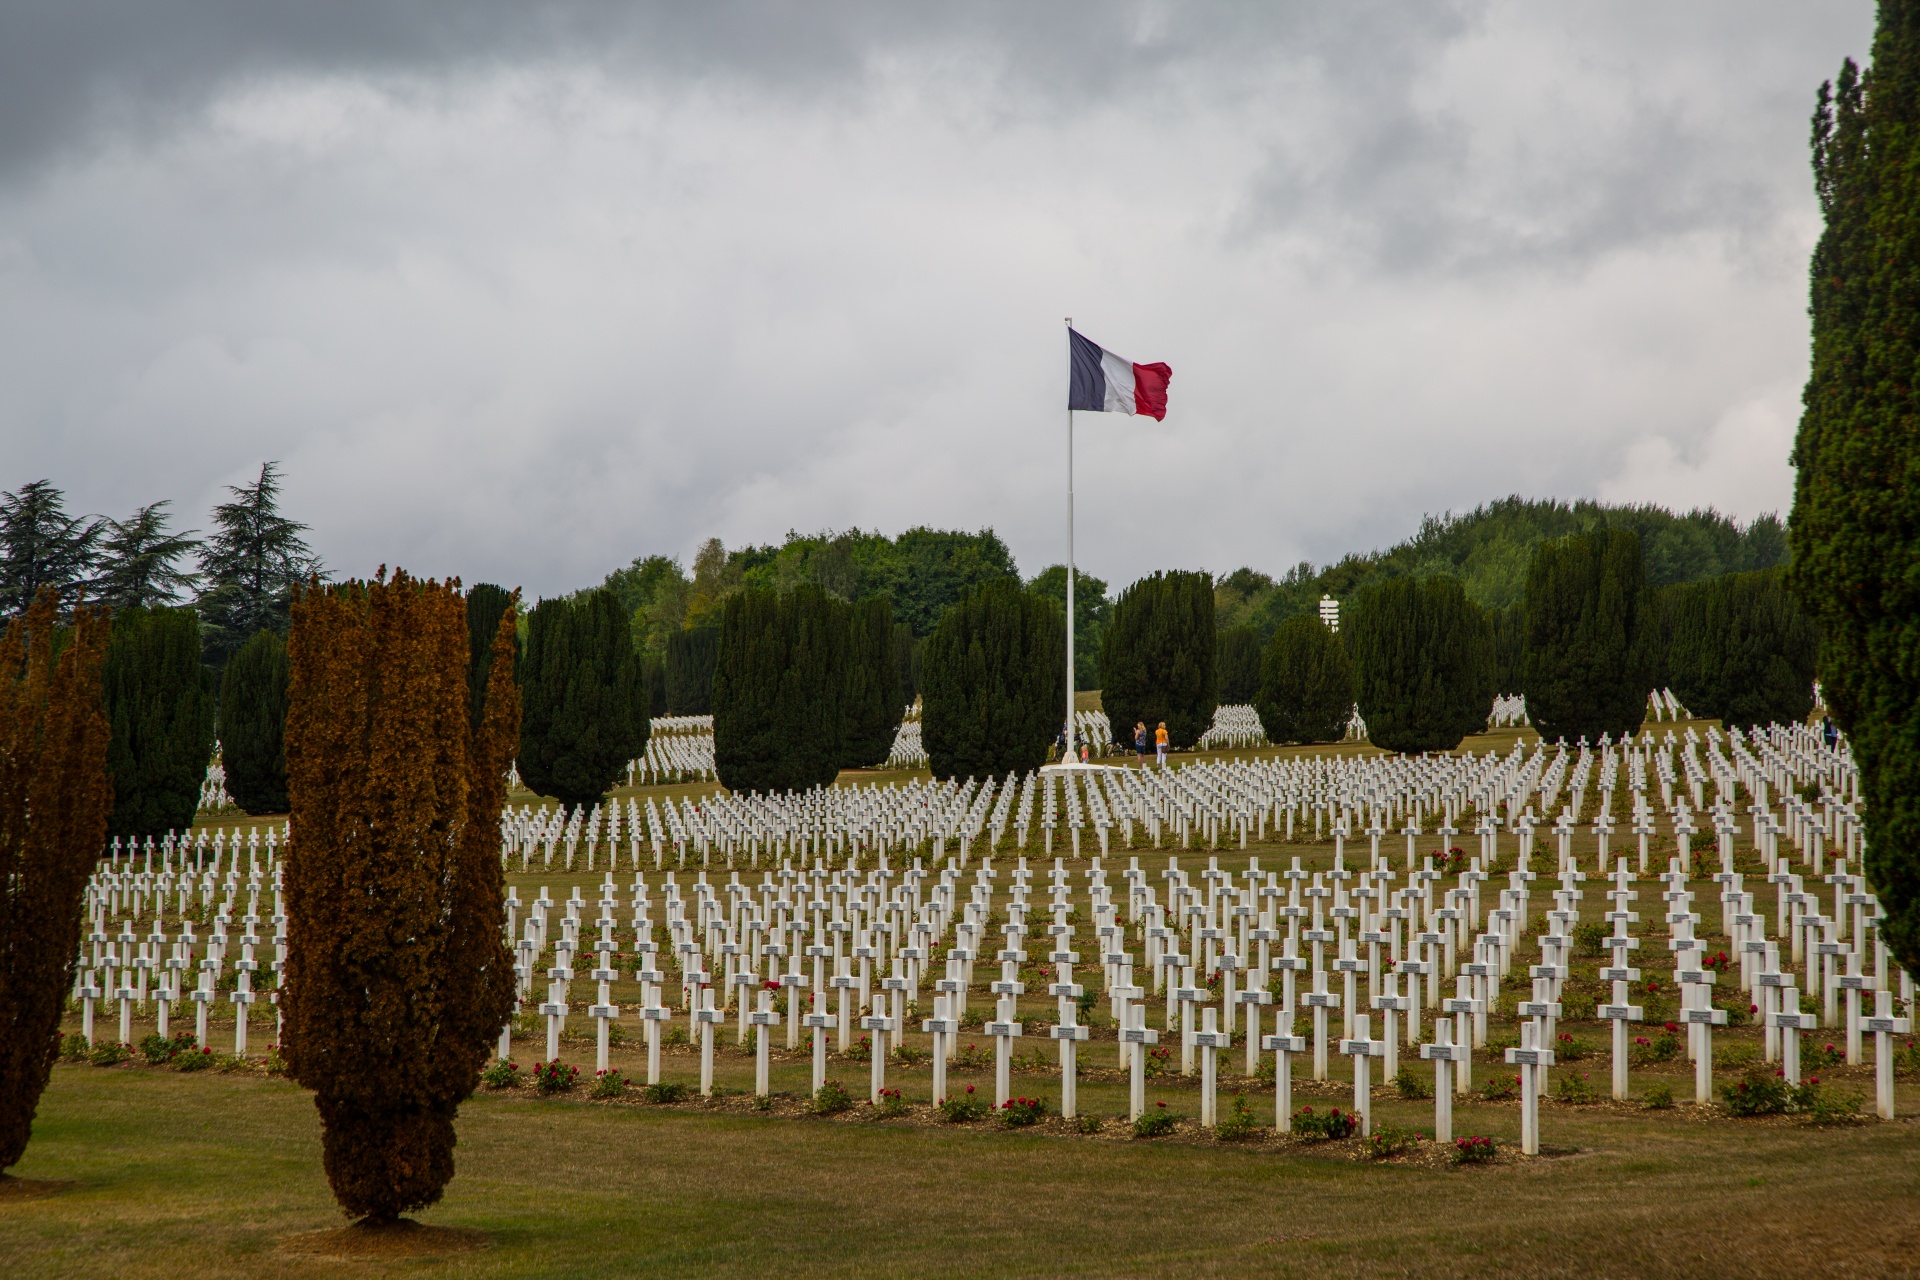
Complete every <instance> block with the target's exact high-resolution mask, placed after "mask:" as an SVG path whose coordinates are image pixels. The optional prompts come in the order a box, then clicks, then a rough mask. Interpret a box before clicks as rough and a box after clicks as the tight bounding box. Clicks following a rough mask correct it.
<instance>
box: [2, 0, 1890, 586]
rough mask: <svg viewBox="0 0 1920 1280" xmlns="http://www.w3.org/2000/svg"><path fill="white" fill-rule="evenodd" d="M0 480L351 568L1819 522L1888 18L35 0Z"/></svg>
mask: <svg viewBox="0 0 1920 1280" xmlns="http://www.w3.org/2000/svg"><path fill="white" fill-rule="evenodd" d="M0 13H4V15H5V16H4V18H3V19H0V488H8V489H11V488H14V487H16V486H18V485H19V484H21V483H23V482H25V481H28V480H34V479H39V478H42V477H45V478H48V479H51V480H52V481H53V482H54V483H56V484H58V485H60V486H62V487H64V488H65V489H66V490H67V491H68V493H69V495H70V499H71V501H72V503H73V504H74V505H75V506H77V507H78V508H80V509H83V510H86V511H95V512H102V513H106V514H111V515H117V516H118V515H125V514H126V513H127V512H129V511H130V510H131V509H132V508H133V507H135V506H136V505H138V504H141V503H145V502H151V501H154V500H156V499H159V498H171V499H173V500H174V501H175V504H176V507H177V508H178V509H179V510H180V511H181V513H182V514H183V515H184V516H185V517H186V518H187V522H188V523H193V524H202V525H203V524H204V522H205V520H206V515H205V513H206V510H207V508H208V507H209V505H210V504H211V503H212V502H213V501H215V500H216V499H217V498H218V497H219V496H221V494H222V492H223V490H222V488H221V486H223V485H225V484H229V483H235V482H239V481H243V480H246V479H249V478H251V476H252V474H253V473H254V472H255V471H256V470H257V469H258V466H259V464H260V461H261V460H262V459H265V458H274V459H278V460H280V461H281V462H282V463H283V464H284V466H285V485H286V497H285V506H286V510H287V512H288V514H290V515H292V516H294V517H296V518H298V519H301V520H304V521H306V522H307V523H308V524H310V525H311V526H312V529H313V532H312V538H311V541H312V543H313V545H314V547H315V549H316V550H317V551H318V552H320V553H321V555H322V556H324V558H325V559H326V561H327V563H328V564H329V566H331V567H332V568H333V569H335V570H336V571H337V572H341V573H347V574H366V573H370V572H371V571H372V570H373V569H374V568H375V567H376V566H377V565H379V564H380V563H383V562H384V563H386V564H388V565H394V564H399V565H404V566H405V567H406V568H408V569H409V570H411V571H414V572H416V573H420V574H427V575H444V574H459V575H462V576H463V577H465V578H466V579H467V581H469V582H472V581H477V580H482V579H487V580H494V581H498V582H502V583H505V584H509V585H515V584H518V585H523V586H525V587H526V588H527V589H528V590H529V591H530V592H532V593H535V594H539V593H553V592H557V591H561V590H565V589H568V588H571V587H574V586H578V585H582V584H586V583H590V582H595V581H597V580H598V579H599V578H600V577H601V576H603V575H604V574H605V573H606V572H607V571H608V570H609V569H612V568H614V567H616V566H618V565H620V564H623V563H625V562H627V561H628V560H630V559H632V558H633V557H634V556H636V555H641V554H647V553H652V552H664V553H667V554H670V555H678V556H681V557H682V558H683V559H690V558H691V552H692V550H693V548H694V547H695V546H697V545H698V543H699V542H700V541H701V540H702V539H704V538H706V537H708V536H711V535H718V536H719V537H721V538H723V539H724V540H725V541H726V542H727V543H728V544H729V545H735V544H738V543H741V542H745V541H767V540H771V541H778V540H779V539H780V538H781V537H782V536H783V535H784V534H785V533H786V531H787V530H788V529H790V528H791V529H799V530H801V531H803V532H806V531H815V530H819V529H826V528H834V529H839V528H845V527H847V526H849V525H858V526H860V527H862V528H867V529H879V530H881V531H884V532H887V533H894V532H898V531H899V530H901V529H903V528H906V527H908V526H910V525H914V524H932V525H935V526H939V527H960V528H968V529H974V528H980V527H983V526H989V525H990V526H992V527H993V528H995V529H997V530H998V531H999V532H1000V534H1001V535H1002V536H1003V537H1004V538H1006V540H1007V542H1008V543H1009V545H1011V547H1012V548H1013V551H1014V554H1015V556H1016V558H1017V559H1018V561H1019V564H1020V567H1021V569H1022V571H1023V572H1026V573H1028V574H1031V573H1033V572H1036V571H1038V570H1039V569H1040V568H1042V567H1044V566H1045V565H1046V564H1048V563H1052V562H1056V561H1059V560H1061V559H1063V558H1064V553H1065V541H1066V520H1065V493H1064V490H1065V474H1066V467H1065V461H1066V459H1065V453H1066V450H1065V435H1066V413H1065V407H1064V406H1065V393H1066V378H1067V353H1066V340H1065V336H1064V334H1063V332H1062V323H1061V322H1062V319H1063V317H1066V316H1069V315H1070V316H1072V317H1073V318H1074V322H1075V326H1076V327H1077V328H1078V329H1080V330H1081V332H1083V333H1085V334H1086V335H1087V336H1088V337H1090V338H1092V339H1093V340H1094V341H1095V342H1098V343H1100V344H1102V345H1103V346H1105V347H1107V348H1108V349H1110V350H1112V351H1115V352H1118V353H1119V354H1121V355H1123V356H1125V357H1127V358H1129V359H1133V360H1138V361H1143V362H1144V361H1155V360H1164V361H1166V362H1168V363H1169V364H1171V365H1172V366H1173V371H1174V372H1173V383H1172V387H1171V410H1170V412H1169V413H1168V415H1167V420H1166V421H1165V422H1164V423H1155V422H1154V421H1153V420H1151V419H1148V418H1122V417H1119V416H1117V415H1097V414H1082V415H1080V417H1079V428H1078V431H1077V452H1076V458H1077V464H1078V467H1077V475H1078V488H1079V499H1080V501H1079V520H1078V530H1079V551H1080V554H1079V561H1080V563H1081V565H1082V566H1083V567H1084V568H1086V569H1088V570H1090V571H1092V572H1094V573H1097V574H1100V575H1101V576H1104V577H1106V578H1107V579H1109V580H1110V581H1112V582H1114V583H1115V584H1116V585H1118V584H1123V583H1125V582H1127V581H1130V580H1132V579H1133V578H1135V577H1137V576H1139V575H1140V574H1142V573H1145V572H1149V571H1151V570H1153V569H1157V568H1176V567H1177V568H1201V567H1204V568H1210V569H1213V570H1215V571H1219V572H1224V571H1226V570H1229V569H1232V568H1234V567H1236V566H1238V565H1241V564H1251V565H1254V566H1255V567H1259V568H1263V569H1266V570H1268V571H1270V572H1274V573H1278V572H1280V571H1281V570H1283V569H1285V568H1286V567H1287V566H1288V565H1290V564H1292V563H1293V562H1295V561H1297V560H1300V559H1303V558H1305V559H1311V560H1313V561H1315V562H1316V563H1324V562H1326V561H1327V560H1330V559H1333V558H1336V557H1337V556H1339V555H1340V554H1342V553H1343V552H1346V551H1349V550H1364V549H1367V548H1371V547H1377V546H1384V545H1387V544H1389V543H1392V542H1394V541H1397V540H1399V539H1400V538H1402V537H1405V536H1407V535H1408V534H1409V533H1411V532H1412V531H1413V530H1414V529H1415V528H1416V527H1417V525H1418V522H1419V518H1420V516H1421V515H1422V513H1425V512H1440V511H1445V510H1449V509H1452V510H1465V509H1469V508H1471V507H1473V506H1475V505H1477V504H1479V503H1481V502H1484V501H1487V500H1490V499H1494V498H1498V497H1501V496H1503V495H1506V494H1509V493H1520V494H1524V495H1527V496H1533V497H1561V498H1574V497H1600V498H1605V499H1608V500H1615V501H1627V500H1631V501H1652V502H1660V503H1665V504H1668V505H1671V506H1674V507H1678V508H1686V507H1691V506H1696V505H1712V506H1715V507H1718V508H1719V509H1720V510H1722V511H1727V512H1730V513H1734V514H1737V515H1739V516H1740V517H1742V518H1750V517H1752V516H1754V515H1757V514H1759V513H1761V512H1765V511H1779V512H1781V513H1782V514H1783V515H1784V514H1785V512H1786V509H1787V507H1788V505H1789V502H1790V497H1791V484H1792V480H1791V469H1790V468H1789V467H1788V465H1787V454H1788V450H1789V448H1790V447H1791V443H1792V434H1793V427H1794V423H1795V420H1796V417H1797V414H1798V401H1799V392H1800V386H1801V383H1802V381H1803V379H1804V377H1805V373H1806V363H1807V321H1806V314H1805V313H1806V282H1805V271H1806V259H1807V255H1808V252H1809V250H1810V248H1811V246H1812V244H1813V241H1814V239H1815V237H1816V235H1817V234H1818V229H1819V222H1818V211H1817V208H1816V206H1815V204H1814V201H1813V197H1812V192H1811V184H1810V179H1809V175H1808V168H1807V132H1808V126H1807V120H1808V116H1809V113H1810V111H1811V108H1812V105H1813V99H1814V92H1815V89H1816V88H1817V86H1818V85H1819V83H1820V81H1821V80H1822V79H1825V78H1829V77H1831V76H1832V75H1833V74H1834V73H1835V72H1836V70H1837V69H1838V67H1839V64H1840V60H1841V59H1842V58H1843V57H1845V56H1848V55H1852V56H1854V57H1855V58H1857V59H1861V60H1864V59H1865V57H1866V54H1867V53H1868V46H1869V42H1870V38H1871V34H1872V21H1873V12H1872V6H1871V5H1870V4H1869V3H1867V2H1866V0H1819V3H1806V2H1805V0H1779V2H1774V3H1760V2H1757V0H1725V2H1722V3H1706V2H1704V0H1688V2H1687V3H1681V4H1676V3H1674V2H1673V0H1657V2H1653V3H1613V2H1609V3H1606V4H1592V3H1581V4H1575V3H1545V2H1542V0H1528V2H1526V3H1514V4H1499V3H1469V2H1465V0H1462V2H1461V3H1455V4H1444V3H1438V2H1436V0H1410V2H1409V3H1404V4H1381V3H1367V2H1364V0H1322V2H1321V3H1315V4H1280V3H1261V4H1250V3H1246V2H1245V0H1239V2H1236V3H1230V4H1221V5H1211V6H1210V5H1191V6H1189V5H1179V4H1144V3H1134V4H1125V3H1100V4H1087V5H1072V4H1065V3H1053V2H1049V3H1045V4H1034V3H1032V2H1031V0H1019V2H1013V3H1006V4H999V5H986V4H983V5H938V6H936V5H930V4H918V5H908V4H898V3H878V4H873V5H856V4H832V3H808V4H800V3H789V4H766V5H745V4H742V5H732V4H719V3H714V4H679V3H675V4H661V5H657V6H617V7H615V6H604V7H603V6H598V5H591V4H579V5H573V4H539V3H529V2H527V0H509V2H502V3H498V4H488V3H465V4H460V5H445V4H429V3H412V4H389V5H380V4H373V3H367V4H314V3H312V2H311V0H306V2H305V3H300V4H269V3H257V2H249V0H227V2H209V3H198V4H196V3H152V2H151V0H124V2H123V3H119V4H108V3H85V2H84V0H62V2H61V3H58V4H44V3H25V2H22V0H8V2H7V3H5V4H4V5H0Z"/></svg>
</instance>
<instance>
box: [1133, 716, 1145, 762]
mask: <svg viewBox="0 0 1920 1280" xmlns="http://www.w3.org/2000/svg"><path fill="white" fill-rule="evenodd" d="M1133 756H1134V763H1135V764H1137V765H1140V766H1141V767H1143V768H1144V767H1145V766H1146V763H1147V722H1146V721H1145V720H1135V721H1134V722H1133Z"/></svg>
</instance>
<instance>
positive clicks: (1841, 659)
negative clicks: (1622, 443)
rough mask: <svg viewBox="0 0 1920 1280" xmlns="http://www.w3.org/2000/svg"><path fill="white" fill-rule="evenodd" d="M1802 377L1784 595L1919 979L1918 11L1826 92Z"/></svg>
mask: <svg viewBox="0 0 1920 1280" xmlns="http://www.w3.org/2000/svg"><path fill="white" fill-rule="evenodd" d="M1813 169H1814V186H1815V189H1816V190H1817V192H1818V194H1819V197H1820V209H1821V213H1822V214H1823V215H1824V216H1825V219H1826V229H1825V230H1824V231H1823V232H1822V234H1821V237H1820V240H1819V243H1818V245H1817V246H1816V247H1815V249H1814V253H1813V263H1812V269H1811V271H1810V273H1809V274H1810V275H1811V278H1812V291H1811V292H1812V298H1811V302H1812V306H1811V308H1810V310H1811V314H1812V318H1813V366H1812V370H1811V372H1810V373H1809V375H1808V378H1807V386H1806V391H1805V394H1804V397H1803V399H1804V402H1805V406H1806V409H1805V412H1804V414H1803V415H1802V417H1801V419H1800V436H1799V439H1798V441H1797V442H1796V444H1795V446H1794V455H1793V461H1794V464H1795V466H1796V467H1797V472H1796V475H1795V480H1794V502H1793V516H1792V519H1791V520H1790V521H1789V524H1788V527H1789V530H1790V533H1789V537H1790V539H1791V543H1792V548H1793V562H1792V581H1793V586H1794V590H1795V593H1796V594H1797V595H1798V596H1799V598H1800V603H1801V606H1802V607H1803V608H1805V609H1806V610H1807V611H1808V612H1809V613H1811V614H1812V615H1813V616H1814V618H1815V620H1816V621H1817V622H1818V623H1819V624H1820V625H1821V628H1822V632H1823V641H1822V649H1821V656H1820V677H1821V681H1822V684H1823V686H1824V689H1825V692H1826V697H1827V703H1828V705H1829V706H1830V707H1831V708H1832V709H1833V712H1834V716H1835V719H1836V720H1837V721H1838V722H1839V724H1840V725H1841V727H1842V728H1844V729H1845V730H1846V731H1847V733H1848V736H1849V738H1850V740H1851V743H1852V747H1853V754H1854V759H1855V761H1856V762H1857V763H1858V765H1859V768H1860V775H1861V782H1862V789H1863V792H1864V799H1865V802H1866V803H1865V806H1864V807H1865V810H1866V813H1865V818H1866V854H1865V867H1866V872H1867V879H1868V882H1869V884H1870V885H1871V887H1872V889H1873V891H1874V892H1875V893H1876V894H1878V895H1879V897H1880V904H1881V908H1882V913H1883V914H1882V916H1881V921H1880V937H1881V938H1883V939H1885V940H1886V943H1887V945H1888V946H1889V947H1890V948H1891V949H1892V951H1893V954H1894V956H1895V957H1896V958H1897V959H1898V960H1899V962H1900V963H1901V965H1902V966H1904V967H1905V968H1906V969H1907V970H1909V971H1910V972H1920V671H1917V669H1916V666H1915V663H1914V661H1913V658H1912V655H1913V654H1914V653H1915V652H1920V540H1916V538H1915V536H1914V530H1915V529H1916V528H1920V487H1916V485H1915V484H1914V476H1915V474H1916V472H1920V437H1916V435H1915V432H1914V423H1915V422H1916V421H1920V379H1916V377H1915V368H1916V365H1920V3H1917V2H1916V0H1881V4H1880V12H1879V20H1878V24H1877V27H1876V30H1875V32H1874V40H1873V65H1872V67H1871V68H1870V69H1869V70H1868V71H1867V72H1866V73H1865V74H1862V73H1861V72H1860V71H1859V70H1858V69H1857V68H1856V67H1855V66H1854V65H1853V63H1852V61H1851V60H1849V61H1848V62H1846V63H1845V64H1844V65H1843V66H1842V67H1841V70H1840V76H1839V80H1838V82H1837V83H1836V84H1835V85H1833V86H1832V87H1831V88H1829V87H1828V86H1826V85H1822V86H1821V89H1820V97H1819V104H1818V107H1817V109H1816V111H1815V113H1814V120H1813Z"/></svg>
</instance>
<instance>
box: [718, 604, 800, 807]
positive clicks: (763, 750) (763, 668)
mask: <svg viewBox="0 0 1920 1280" xmlns="http://www.w3.org/2000/svg"><path fill="white" fill-rule="evenodd" d="M784 623H785V619H783V617H782V615H781V610H780V597H779V596H778V595H777V594H776V593H774V592H772V591H742V592H739V593H737V594H735V595H732V596H729V597H728V598H727V602H726V604H725V605H724V606H723V607H722V610H721V615H720V646H719V649H718V651H717V652H716V655H715V661H714V668H713V758H714V765H715V767H716V770H717V771H718V773H719V775H720V782H721V784H722V785H724V786H725V787H726V788H727V789H728V790H729V791H735V792H744V791H773V790H777V789H779V788H780V787H782V786H790V785H792V784H791V782H790V781H789V780H788V775H787V773H786V770H785V746H786V744H785V743H784V741H783V740H782V738H781V731H780V726H779V724H778V722H777V720H776V717H775V707H776V705H777V703H778V702H779V698H780V673H781V672H782V671H783V670H785V669H786V663H787V651H788V649H789V647H790V646H789V643H788V639H787V636H786V633H785V629H784Z"/></svg>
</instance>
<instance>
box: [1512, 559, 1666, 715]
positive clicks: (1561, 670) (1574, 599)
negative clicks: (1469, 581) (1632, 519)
mask: <svg viewBox="0 0 1920 1280" xmlns="http://www.w3.org/2000/svg"><path fill="white" fill-rule="evenodd" d="M1525 608H1526V659H1525V682H1526V687H1527V717H1528V719H1530V720H1531V721H1532V722H1533V727H1534V728H1535V729H1538V730H1539V731H1540V736H1541V737H1543V738H1546V739H1548V740H1549V741H1551V740H1552V739H1554V738H1566V739H1567V740H1568V741H1573V740H1576V739H1579V738H1582V737H1584V738H1587V739H1588V740H1589V741H1595V742H1597V741H1598V740H1599V738H1600V735H1602V734H1610V735H1611V736H1613V737H1614V738H1616V739H1617V738H1619V737H1620V736H1621V735H1622V734H1624V733H1629V732H1631V731H1632V730H1634V729H1635V728H1637V727H1638V726H1639V724H1640V721H1641V720H1642V719H1643V718H1644V716H1645V712H1646V706H1647V689H1648V688H1649V687H1650V686H1649V684H1648V678H1647V672H1646V662H1645V656H1644V650H1643V649H1642V647H1641V639H1640V627H1641V619H1642V615H1643V614H1644V613H1645V612H1646V611H1647V575H1646V570H1645V567H1644V566H1643V565H1642V563H1641V559H1640V539H1639V538H1638V537H1637V536H1635V535H1634V534H1633V533H1630V532H1628V531H1627V530H1624V529H1602V530H1600V531H1598V532H1596V533H1586V534H1575V535H1574V536H1573V537H1571V538H1561V539H1559V540H1557V541H1553V542H1543V543H1541V544H1540V545H1539V546H1538V547H1536V548H1535V549H1534V553H1533V561H1532V563H1531V564H1529V565H1528V566H1527V593H1526V604H1525Z"/></svg>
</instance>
